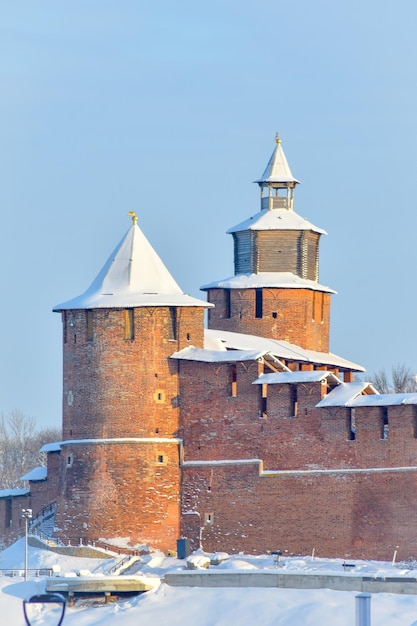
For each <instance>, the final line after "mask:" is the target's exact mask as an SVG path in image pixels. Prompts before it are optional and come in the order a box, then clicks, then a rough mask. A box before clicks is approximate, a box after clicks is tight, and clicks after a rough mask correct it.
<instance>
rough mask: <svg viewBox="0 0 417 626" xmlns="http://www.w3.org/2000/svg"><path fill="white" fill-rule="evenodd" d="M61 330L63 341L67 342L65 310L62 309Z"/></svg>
mask: <svg viewBox="0 0 417 626" xmlns="http://www.w3.org/2000/svg"><path fill="white" fill-rule="evenodd" d="M62 331H63V340H64V343H67V312H66V311H62Z"/></svg>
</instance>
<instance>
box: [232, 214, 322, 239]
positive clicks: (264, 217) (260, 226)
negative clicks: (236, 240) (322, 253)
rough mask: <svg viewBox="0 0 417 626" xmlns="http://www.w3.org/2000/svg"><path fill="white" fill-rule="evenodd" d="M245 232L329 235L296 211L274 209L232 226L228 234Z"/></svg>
mask: <svg viewBox="0 0 417 626" xmlns="http://www.w3.org/2000/svg"><path fill="white" fill-rule="evenodd" d="M243 230H312V231H314V232H316V233H320V234H321V235H327V232H326V231H325V230H323V229H322V228H318V227H317V226H314V224H312V223H311V222H309V221H308V220H306V219H304V218H303V217H301V216H300V215H298V214H297V213H295V212H294V211H288V209H274V210H273V211H269V210H268V209H263V210H262V211H259V213H256V214H255V215H253V216H252V217H249V218H248V219H246V220H244V221H243V222H240V223H239V224H237V225H236V226H232V228H229V230H227V231H226V232H227V233H229V234H231V233H237V232H241V231H243Z"/></svg>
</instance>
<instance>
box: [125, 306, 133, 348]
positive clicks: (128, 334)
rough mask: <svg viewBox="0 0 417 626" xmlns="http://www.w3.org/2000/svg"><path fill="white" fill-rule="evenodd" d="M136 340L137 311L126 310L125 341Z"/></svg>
mask: <svg viewBox="0 0 417 626" xmlns="http://www.w3.org/2000/svg"><path fill="white" fill-rule="evenodd" d="M134 338H135V311H134V309H125V339H130V340H132V339H134Z"/></svg>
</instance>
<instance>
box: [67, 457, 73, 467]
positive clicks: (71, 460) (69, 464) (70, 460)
mask: <svg viewBox="0 0 417 626" xmlns="http://www.w3.org/2000/svg"><path fill="white" fill-rule="evenodd" d="M73 461H74V457H73V456H72V454H69V455H68V456H67V467H72V464H73Z"/></svg>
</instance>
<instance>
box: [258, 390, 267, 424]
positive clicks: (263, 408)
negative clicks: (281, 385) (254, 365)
mask: <svg viewBox="0 0 417 626" xmlns="http://www.w3.org/2000/svg"><path fill="white" fill-rule="evenodd" d="M260 392H261V398H260V409H259V418H260V419H266V418H267V417H268V407H267V405H268V385H260Z"/></svg>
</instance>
